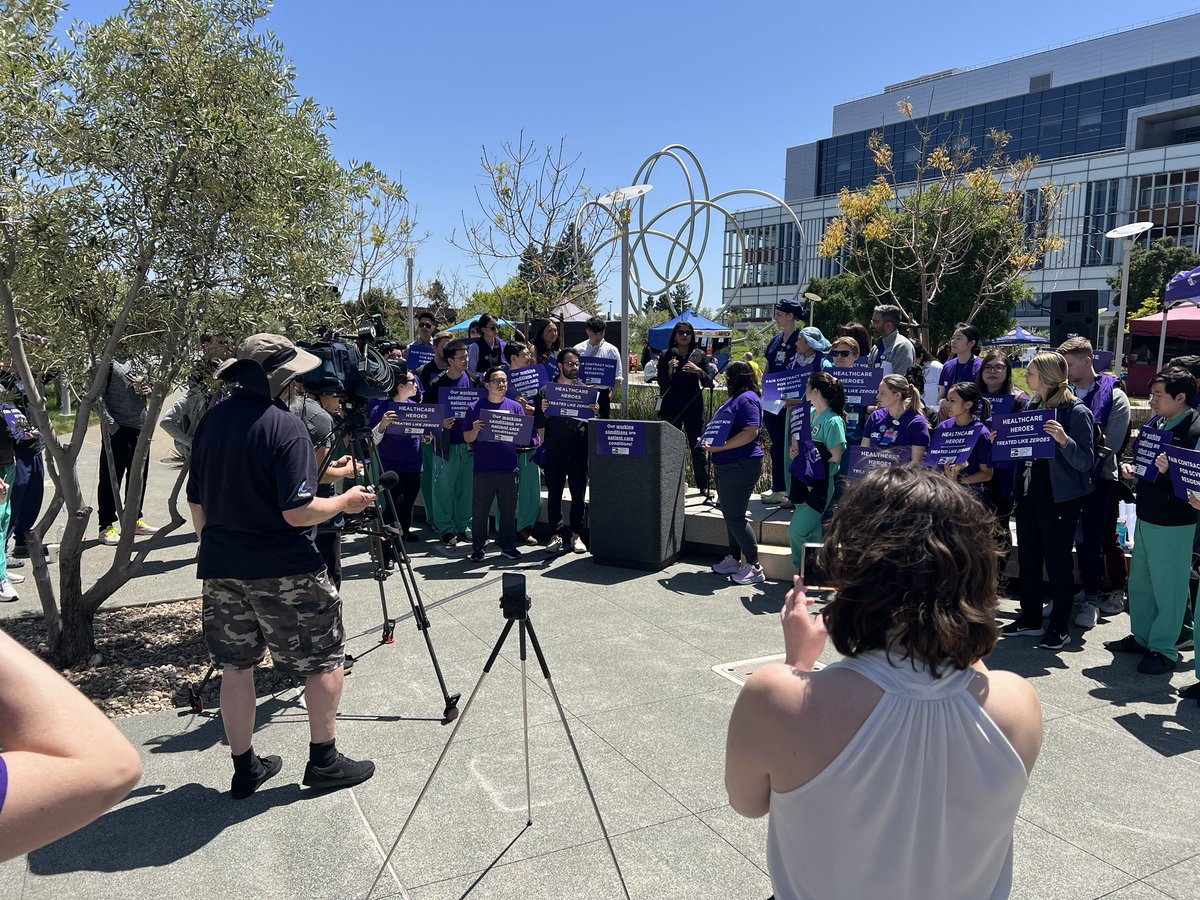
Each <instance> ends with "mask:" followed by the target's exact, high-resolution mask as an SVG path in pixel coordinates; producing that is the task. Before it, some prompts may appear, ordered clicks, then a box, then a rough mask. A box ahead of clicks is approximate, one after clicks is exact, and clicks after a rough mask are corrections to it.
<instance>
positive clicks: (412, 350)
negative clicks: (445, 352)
mask: <svg viewBox="0 0 1200 900" xmlns="http://www.w3.org/2000/svg"><path fill="white" fill-rule="evenodd" d="M404 359H405V361H406V362H407V363H408V371H410V372H414V373H415V372H416V371H417V369H419V368H421V366H423V365H426V364H427V363H431V362H433V348H432V347H418V346H417V345H416V344H410V345H409V347H408V352H407V353H406V354H405V356H404Z"/></svg>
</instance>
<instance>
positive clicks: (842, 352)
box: [831, 350, 858, 357]
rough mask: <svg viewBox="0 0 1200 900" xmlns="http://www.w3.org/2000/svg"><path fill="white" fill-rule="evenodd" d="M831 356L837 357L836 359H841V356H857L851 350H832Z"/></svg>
mask: <svg viewBox="0 0 1200 900" xmlns="http://www.w3.org/2000/svg"><path fill="white" fill-rule="evenodd" d="M831 355H833V356H837V357H842V356H857V355H858V354H857V353H855V352H854V351H853V350H834V351H833V353H832V354H831Z"/></svg>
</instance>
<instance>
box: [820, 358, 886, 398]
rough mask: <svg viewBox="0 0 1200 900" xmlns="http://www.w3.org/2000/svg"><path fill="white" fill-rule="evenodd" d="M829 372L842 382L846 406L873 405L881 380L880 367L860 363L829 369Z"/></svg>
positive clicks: (881, 370) (881, 372)
mask: <svg viewBox="0 0 1200 900" xmlns="http://www.w3.org/2000/svg"><path fill="white" fill-rule="evenodd" d="M829 374H830V375H832V376H833V377H834V378H836V379H838V381H840V382H841V383H842V387H843V388H844V389H845V391H846V405H847V406H874V405H875V401H876V399H877V398H878V396H879V382H881V381H883V369H882V368H880V367H879V366H868V365H866V364H865V363H860V364H859V365H856V366H849V367H848V368H844V369H839V368H833V369H830V370H829Z"/></svg>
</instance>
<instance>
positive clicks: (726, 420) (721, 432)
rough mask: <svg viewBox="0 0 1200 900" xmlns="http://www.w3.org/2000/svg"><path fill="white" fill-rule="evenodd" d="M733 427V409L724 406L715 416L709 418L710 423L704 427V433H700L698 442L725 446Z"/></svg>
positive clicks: (712, 445) (713, 445)
mask: <svg viewBox="0 0 1200 900" xmlns="http://www.w3.org/2000/svg"><path fill="white" fill-rule="evenodd" d="M732 429H733V411H732V410H729V409H726V408H725V407H724V406H722V407H721V408H720V409H718V410H717V411H716V412H715V413H713V417H712V418H711V419H709V420H708V424H707V425H706V426H705V427H704V434H702V435H700V440H699V441H697V443H698V444H707V445H709V446H711V447H724V446H725V442H726V441H728V440H729V432H730V431H731V430H732Z"/></svg>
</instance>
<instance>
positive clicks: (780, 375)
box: [762, 369, 809, 415]
mask: <svg viewBox="0 0 1200 900" xmlns="http://www.w3.org/2000/svg"><path fill="white" fill-rule="evenodd" d="M808 376H809V373H808V372H798V371H795V370H792V369H788V370H785V371H783V372H768V373H767V374H766V375H764V376H763V396H762V408H763V409H764V410H766V411H767V412H769V413H774V414H776V415H778V414H779V412H780V410H782V409H783V406H784V403H783V401H785V400H803V399H804V391H805V388H807V387H808Z"/></svg>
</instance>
